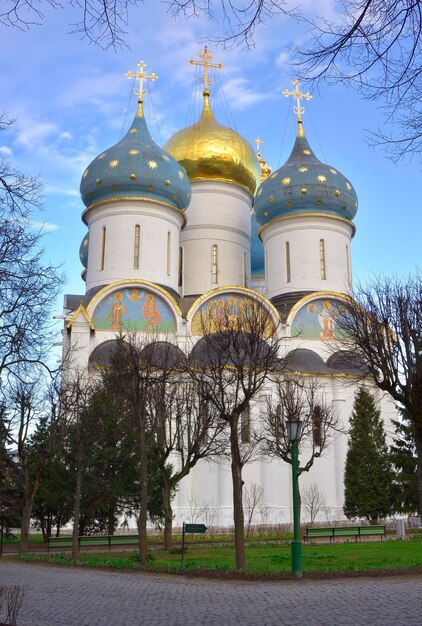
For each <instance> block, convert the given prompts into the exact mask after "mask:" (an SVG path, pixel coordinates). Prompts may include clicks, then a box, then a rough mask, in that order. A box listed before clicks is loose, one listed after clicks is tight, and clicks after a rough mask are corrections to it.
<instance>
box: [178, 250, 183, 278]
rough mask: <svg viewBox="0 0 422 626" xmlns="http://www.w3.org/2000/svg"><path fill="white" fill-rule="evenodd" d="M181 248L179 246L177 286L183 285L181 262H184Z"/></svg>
mask: <svg viewBox="0 0 422 626" xmlns="http://www.w3.org/2000/svg"><path fill="white" fill-rule="evenodd" d="M183 252H184V251H183V248H179V281H178V285H179V287H183V262H184V254H183Z"/></svg>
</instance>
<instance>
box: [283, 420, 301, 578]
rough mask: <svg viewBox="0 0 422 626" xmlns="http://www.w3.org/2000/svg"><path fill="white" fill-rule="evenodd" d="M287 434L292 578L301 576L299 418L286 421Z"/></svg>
mask: <svg viewBox="0 0 422 626" xmlns="http://www.w3.org/2000/svg"><path fill="white" fill-rule="evenodd" d="M286 428H287V435H288V437H289V441H290V443H291V444H292V486H293V541H292V543H291V549H292V574H293V576H294V578H302V543H301V541H300V539H299V500H298V488H297V444H298V441H299V439H300V433H301V431H302V422H301V420H299V419H289V420H287V421H286Z"/></svg>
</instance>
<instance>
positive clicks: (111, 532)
mask: <svg viewBox="0 0 422 626" xmlns="http://www.w3.org/2000/svg"><path fill="white" fill-rule="evenodd" d="M115 511H116V501H115V499H114V498H112V500H111V502H110V504H109V507H108V525H107V526H108V528H107V534H108V535H114V530H115V529H114V523H115Z"/></svg>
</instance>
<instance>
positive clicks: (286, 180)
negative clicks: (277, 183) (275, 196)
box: [281, 176, 292, 186]
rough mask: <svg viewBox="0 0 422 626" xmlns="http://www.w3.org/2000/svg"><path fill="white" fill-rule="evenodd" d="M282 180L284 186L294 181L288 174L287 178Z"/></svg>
mask: <svg viewBox="0 0 422 626" xmlns="http://www.w3.org/2000/svg"><path fill="white" fill-rule="evenodd" d="M281 182H282V183H283V185H284V186H286V185H288V184H289V183H291V182H292V179H291V178H289V177H288V176H286V178H283V179H282V181H281Z"/></svg>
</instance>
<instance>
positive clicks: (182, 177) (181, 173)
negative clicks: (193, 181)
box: [177, 170, 185, 180]
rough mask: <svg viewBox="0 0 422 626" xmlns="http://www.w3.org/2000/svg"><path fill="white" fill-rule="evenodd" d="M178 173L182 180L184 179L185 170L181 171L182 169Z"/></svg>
mask: <svg viewBox="0 0 422 626" xmlns="http://www.w3.org/2000/svg"><path fill="white" fill-rule="evenodd" d="M177 173H178V174H179V178H180V180H183V179H184V177H185V175H184V173H183V172H181V171H180V170H179V171H178V172H177Z"/></svg>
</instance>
